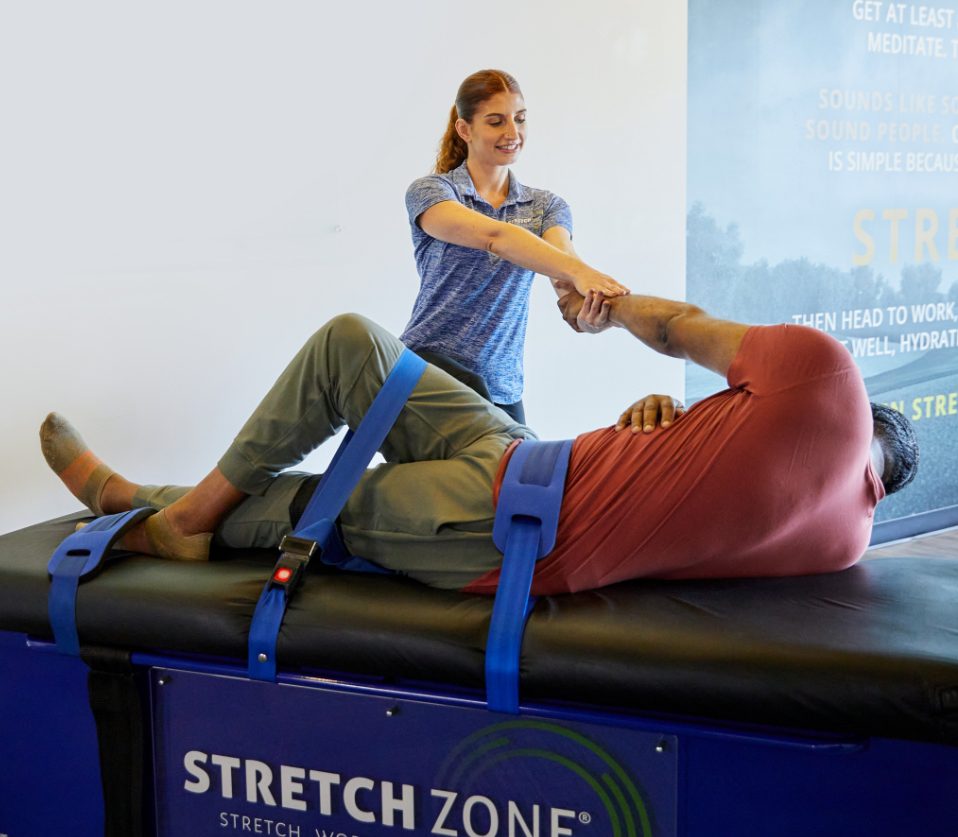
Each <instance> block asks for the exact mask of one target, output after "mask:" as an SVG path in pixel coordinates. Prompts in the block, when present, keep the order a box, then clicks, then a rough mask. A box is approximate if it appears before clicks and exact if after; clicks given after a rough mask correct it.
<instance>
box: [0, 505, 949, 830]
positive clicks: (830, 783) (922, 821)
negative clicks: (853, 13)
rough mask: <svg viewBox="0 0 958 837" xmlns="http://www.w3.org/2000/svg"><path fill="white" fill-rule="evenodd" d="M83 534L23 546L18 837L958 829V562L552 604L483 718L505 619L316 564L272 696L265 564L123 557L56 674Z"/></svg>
mask: <svg viewBox="0 0 958 837" xmlns="http://www.w3.org/2000/svg"><path fill="white" fill-rule="evenodd" d="M77 519H80V516H79V515H74V516H71V517H68V518H63V519H60V520H56V521H51V522H48V523H43V524H40V525H37V526H33V527H30V528H28V529H24V530H21V531H19V532H14V533H11V534H8V535H5V536H2V537H0V639H2V642H0V660H2V661H3V669H2V670H3V675H2V686H0V724H2V725H3V731H2V739H0V740H2V742H3V743H2V744H0V763H2V764H4V765H16V769H15V770H4V771H3V775H2V777H0V833H2V834H9V835H10V837H14V835H17V836H19V835H26V834H31V835H32V834H37V835H44V834H57V833H71V834H99V833H103V830H104V827H106V828H107V830H108V833H109V829H110V828H113V829H114V832H113V833H119V832H117V831H115V829H116V828H118V827H119V826H117V825H116V822H117V821H118V820H117V818H118V817H119V818H123V817H125V818H126V819H125V820H124V822H126V823H127V825H124V826H123V828H126V829H132V828H133V827H134V826H131V825H129V823H131V822H132V823H135V827H136V828H140V829H142V830H141V831H140V832H136V833H144V834H164V835H166V834H197V835H206V834H211V835H212V834H234V833H235V834H242V833H271V834H278V835H280V837H284V835H287V834H300V835H310V837H312V835H314V834H315V835H322V834H328V835H336V834H346V835H356V837H360V835H362V837H368V836H369V835H379V834H406V833H415V834H456V835H459V834H462V835H483V837H492V836H493V835H519V837H522V836H523V835H532V834H535V835H539V837H547V835H549V836H550V837H551V835H566V834H568V835H575V837H583V835H594V837H605V835H612V834H622V835H629V834H661V835H675V834H681V835H698V834H709V835H713V834H743V835H746V834H748V835H751V834H758V835H764V834H768V835H788V834H795V835H799V834H801V835H810V834H816V835H820V834H843V835H846V834H869V835H873V834H922V835H927V834H942V835H945V834H953V833H955V832H956V831H958V824H956V822H955V807H954V802H953V800H954V799H955V794H956V789H958V746H956V745H958V561H952V560H947V559H920V560H919V559H898V558H881V559H875V560H869V561H864V562H862V563H860V564H859V565H858V566H856V567H853V568H852V569H850V570H847V571H845V572H842V573H837V574H832V575H822V576H808V577H802V578H792V579H746V580H728V581H721V580H720V581H694V582H665V581H654V580H646V581H636V582H631V583H627V584H620V585H616V586H614V587H610V588H606V589H604V590H599V591H594V592H589V593H580V594H575V595H568V596H553V597H544V598H541V599H540V600H539V601H538V603H537V605H536V607H535V610H534V611H533V613H532V615H531V617H530V619H529V622H528V625H527V628H526V632H525V638H524V644H523V650H522V658H521V660H522V662H521V681H520V696H521V701H522V711H521V713H520V715H518V716H513V715H503V714H500V713H493V712H490V711H489V710H487V709H485V708H484V705H483V700H484V696H483V691H482V687H483V663H484V645H485V635H486V630H487V628H488V622H489V617H490V612H491V604H492V602H491V599H488V598H484V597H480V596H467V595H462V594H457V593H451V592H446V591H437V590H432V589H428V588H426V587H423V586H421V585H419V584H417V583H415V582H411V581H408V580H404V579H399V578H390V577H371V576H357V575H351V574H346V573H338V572H336V571H332V570H327V569H317V570H316V571H312V570H311V571H310V573H309V574H308V576H307V577H306V579H305V581H304V583H303V586H302V589H301V590H300V591H299V593H298V595H297V596H296V598H295V599H294V600H293V602H292V604H291V605H290V608H289V610H288V612H287V615H286V620H285V622H284V625H283V628H282V632H281V634H280V638H279V642H278V645H277V659H278V664H279V669H280V671H281V672H282V675H281V676H280V678H279V682H278V683H276V684H273V683H258V682H253V681H250V680H248V679H247V678H246V677H245V659H246V653H247V633H248V630H249V625H250V619H251V614H252V611H253V607H254V605H255V603H256V600H257V598H258V596H259V593H260V590H261V589H262V586H263V583H264V581H265V579H266V577H267V576H268V574H269V572H270V569H271V567H272V564H273V560H274V557H275V556H274V555H273V554H271V553H268V552H257V551H236V552H233V551H225V552H223V553H221V554H217V555H215V556H214V557H215V558H216V559H217V560H213V561H211V562H209V563H203V564H185V563H176V562H167V561H161V560H157V559H153V558H148V557H145V556H139V555H128V556H125V557H122V558H120V559H117V560H114V561H112V562H111V563H110V564H109V565H108V567H107V568H106V570H105V571H104V572H103V573H102V574H100V575H99V576H97V577H95V578H93V579H91V580H90V581H88V582H84V583H83V584H81V586H80V590H79V594H78V597H77V625H78V630H79V636H80V639H81V643H82V644H83V646H84V649H85V652H84V653H85V657H86V659H88V661H89V663H90V668H88V666H87V664H86V663H84V662H82V661H80V660H78V659H76V658H71V657H65V656H62V655H60V654H57V653H56V651H55V650H54V649H53V647H52V645H51V644H50V640H51V636H52V635H51V630H50V626H49V621H48V616H47V594H48V587H49V582H48V578H47V573H46V563H47V560H48V559H49V557H50V555H51V554H52V552H53V550H54V549H55V548H56V546H57V544H58V543H59V542H60V541H61V540H62V539H63V538H64V537H65V536H66V535H67V534H68V533H69V532H70V531H72V529H73V526H74V524H75V521H76V520H77ZM104 678H105V681H106V683H107V685H106V687H105V692H104V689H103V688H99V689H97V688H93V686H92V685H91V687H90V692H89V694H88V689H87V685H88V680H89V681H90V682H91V683H93V682H100V685H101V687H102V682H101V681H103V680H104ZM118 682H119V683H125V684H126V687H127V691H126V692H125V696H123V697H116V696H115V695H113V696H112V697H110V695H112V692H111V689H114V685H115V684H116V683H118ZM104 693H105V694H107V695H108V697H107V698H104V697H103V694H104ZM131 695H132V697H131ZM91 698H92V701H93V707H92V710H93V711H91V704H90V701H91ZM110 713H112V717H113V720H114V723H113V724H112V725H111V724H110V723H109V722H108V721H107V722H105V721H104V717H105V716H110ZM94 717H96V719H97V725H98V727H99V731H98V730H97V727H95V726H94V723H93V718H94ZM117 719H120V723H119V724H117V723H115V721H116V720H117ZM138 736H139V737H138ZM98 741H99V745H98ZM130 741H132V742H133V744H132V745H131V744H130ZM117 742H119V743H117ZM100 747H106V748H107V749H120V750H124V751H125V749H128V750H129V752H125V755H124V756H123V758H124V759H125V762H122V764H121V765H119V766H118V764H117V763H114V764H113V765H112V766H111V765H110V764H109V762H110V761H111V759H113V757H112V756H110V757H106V756H105V757H104V758H103V759H101V758H100ZM138 748H142V752H141V750H140V749H138ZM113 761H114V762H115V761H116V760H115V759H113ZM124 765H125V766H124ZM101 768H102V770H103V772H102V780H103V782H104V783H105V785H106V788H105V795H106V799H107V803H106V806H105V808H104V802H103V793H102V792H101V789H100V782H101ZM118 773H119V774H121V775H125V776H132V778H133V782H132V785H133V788H132V789H130V788H129V787H127V783H125V782H119V781H117V779H116V778H115V777H116V776H117V774H118ZM104 822H106V826H104ZM111 823H112V825H111ZM257 829H258V830H257ZM131 833H133V832H131Z"/></svg>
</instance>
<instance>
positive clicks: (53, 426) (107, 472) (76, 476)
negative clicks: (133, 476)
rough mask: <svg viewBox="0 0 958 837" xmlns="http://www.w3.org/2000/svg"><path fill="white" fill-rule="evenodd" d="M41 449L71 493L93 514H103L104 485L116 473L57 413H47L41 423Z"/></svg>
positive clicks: (48, 462)
mask: <svg viewBox="0 0 958 837" xmlns="http://www.w3.org/2000/svg"><path fill="white" fill-rule="evenodd" d="M40 449H41V450H42V451H43V457H44V459H46V461H47V464H48V465H49V466H50V468H52V469H53V472H54V473H55V474H56V475H57V476H58V477H59V478H60V479H61V480H63V484H64V485H66V487H67V488H68V489H69V490H70V493H72V494H73V496H74V497H76V498H77V499H78V500H79V501H80V502H81V503H83V504H84V505H85V506H86V507H87V508H88V509H90V511H92V512H93V513H94V514H95V515H101V514H103V507H102V505H101V504H100V499H101V497H102V496H103V487H104V486H105V485H106V483H107V480H108V479H110V477H112V476H113V474H114V473H115V472H114V470H113V469H112V468H110V467H109V466H108V465H106V464H104V462H103V461H102V460H101V459H100V458H99V457H98V456H97V455H96V454H95V453H93V451H91V450H90V449H89V448H88V447H87V444H86V442H84V441H83V437H82V436H81V435H80V434H79V433H78V432H77V429H76V428H75V427H74V426H73V425H72V424H70V422H69V421H67V420H66V419H65V418H64V417H63V416H61V415H60V414H59V413H50V415H48V416H47V417H46V420H45V421H44V422H43V424H42V425H40Z"/></svg>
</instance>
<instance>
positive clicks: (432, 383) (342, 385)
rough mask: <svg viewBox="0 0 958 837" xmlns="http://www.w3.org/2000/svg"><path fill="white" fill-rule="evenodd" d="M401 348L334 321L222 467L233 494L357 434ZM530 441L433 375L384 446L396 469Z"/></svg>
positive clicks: (352, 322) (365, 324)
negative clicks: (488, 444)
mask: <svg viewBox="0 0 958 837" xmlns="http://www.w3.org/2000/svg"><path fill="white" fill-rule="evenodd" d="M403 349H404V347H403V345H402V343H400V342H399V340H398V339H396V338H395V337H394V336H393V335H391V334H389V333H388V332H387V331H385V330H384V329H382V328H380V327H379V326H377V325H376V324H375V323H373V322H371V321H370V320H367V319H366V318H364V317H361V316H358V315H355V314H345V315H342V316H339V317H336V318H334V319H333V320H330V322H328V323H327V324H326V325H324V326H323V327H322V328H321V329H319V331H317V332H316V334H314V335H313V337H312V338H310V340H309V341H308V342H307V343H306V345H305V346H304V347H303V348H302V349H301V350H300V352H299V353H298V354H297V355H296V357H295V358H294V359H293V361H292V362H291V363H290V364H289V366H288V367H287V368H286V370H285V371H284V372H283V374H282V375H280V377H279V379H278V380H277V381H276V383H275V384H274V385H273V387H272V389H271V390H270V391H269V393H267V395H266V397H265V398H264V399H263V400H262V402H261V403H260V404H259V406H258V407H257V408H256V410H255V411H254V412H253V415H252V416H251V417H250V419H249V420H248V421H247V422H246V424H245V425H244V426H243V428H242V429H241V430H240V432H239V434H238V435H237V436H236V439H235V440H234V442H233V444H232V445H231V446H230V448H229V449H228V450H227V452H226V453H225V454H224V456H223V457H222V459H221V460H220V462H219V466H218V467H219V470H220V471H221V472H222V473H223V475H224V476H225V477H226V478H227V479H228V480H229V482H230V483H232V484H233V485H234V486H236V488H238V489H240V490H241V491H243V492H246V493H248V494H256V495H258V494H262V493H263V492H265V491H266V489H267V488H268V486H269V484H270V482H271V480H272V479H273V478H274V477H275V476H276V475H277V474H278V473H279V472H280V471H282V470H284V469H285V468H288V467H290V466H292V465H295V464H297V463H298V462H300V461H301V460H302V459H303V458H304V457H305V456H306V455H307V454H309V453H310V452H311V451H312V450H314V449H315V448H316V447H317V446H318V445H319V444H321V443H322V442H323V441H325V440H326V439H328V438H329V437H330V436H332V435H333V434H335V432H336V431H337V430H338V429H339V428H340V427H341V426H342V425H343V424H347V425H348V426H349V427H351V428H353V429H355V428H356V427H358V426H359V423H360V421H362V418H363V416H364V415H365V414H366V411H367V410H368V409H369V406H370V405H371V404H372V402H373V400H374V399H375V397H376V395H378V393H379V390H380V389H381V388H382V385H383V382H384V381H385V379H386V376H387V375H388V374H389V372H390V370H391V369H392V367H393V366H394V364H395V363H396V361H397V360H398V358H399V355H400V354H401V353H402V351H403ZM502 432H505V433H508V434H509V435H511V436H513V437H515V438H520V437H531V436H532V432H531V431H530V430H529V429H528V428H526V427H524V426H523V425H520V424H517V423H516V422H514V421H512V420H511V419H510V418H509V417H508V416H507V415H506V414H505V413H503V412H502V411H501V410H499V409H497V408H496V407H494V406H493V405H491V404H489V403H488V402H487V401H485V399H483V398H480V397H479V396H477V395H476V394H475V393H474V392H473V391H472V390H470V389H469V388H468V387H466V386H464V385H462V384H460V383H459V382H458V381H456V380H454V379H453V378H452V377H451V376H449V375H446V374H445V373H444V372H441V371H440V370H438V369H436V368H435V367H432V366H429V367H427V369H426V371H425V373H424V374H423V377H422V379H421V380H420V381H419V383H418V384H417V386H416V388H415V390H414V391H413V393H412V395H411V396H410V398H409V400H408V402H407V404H406V406H405V408H404V409H403V411H402V413H401V414H400V416H399V419H398V420H397V422H396V424H395V425H394V426H393V428H392V430H391V431H390V433H389V434H388V436H387V438H386V441H385V443H384V444H383V455H384V456H385V457H386V459H387V460H389V461H395V462H414V461H418V460H423V459H447V458H449V457H451V456H454V455H455V454H456V453H457V452H458V451H460V450H462V449H463V448H464V447H466V446H467V445H469V444H472V443H474V442H475V441H476V440H478V439H480V438H482V437H483V436H485V435H488V434H490V433H492V434H495V433H502Z"/></svg>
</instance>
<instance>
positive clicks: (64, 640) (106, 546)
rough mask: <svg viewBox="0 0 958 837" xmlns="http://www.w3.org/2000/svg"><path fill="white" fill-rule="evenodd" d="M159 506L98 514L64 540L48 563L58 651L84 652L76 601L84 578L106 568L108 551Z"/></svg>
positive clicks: (54, 632)
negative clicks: (79, 632)
mask: <svg viewBox="0 0 958 837" xmlns="http://www.w3.org/2000/svg"><path fill="white" fill-rule="evenodd" d="M155 511H156V509H150V508H144V509H133V510H132V511H127V512H122V513H120V514H110V515H106V516H104V517H98V518H97V519H96V520H94V521H92V522H91V523H88V524H87V525H86V526H84V527H83V528H82V529H79V530H77V531H76V532H74V533H73V534H71V535H68V536H67V537H65V538H64V539H63V542H62V543H61V544H60V545H59V546H58V547H57V549H56V552H54V553H53V556H52V557H51V558H50V561H49V563H48V564H47V572H48V573H50V576H51V579H52V580H51V583H50V594H49V597H48V599H47V610H48V612H49V615H50V627H51V628H53V638H54V640H55V641H56V646H57V651H59V652H60V653H61V654H72V655H73V656H75V657H78V656H79V655H80V636H79V634H78V632H77V622H76V601H77V588H78V587H79V585H80V579H82V578H90V577H91V576H93V575H95V574H96V573H97V572H99V571H100V570H101V569H102V568H103V564H104V562H105V561H106V560H107V558H108V557H110V556H108V554H107V553H108V552H109V551H110V549H111V548H112V546H113V544H115V543H116V542H117V541H118V540H119V539H120V538H121V537H122V536H123V534H124V533H125V532H127V531H128V530H129V529H130V528H132V527H133V526H135V525H136V524H137V523H139V522H140V521H141V520H143V519H144V518H146V517H149V516H150V515H151V514H154V513H155Z"/></svg>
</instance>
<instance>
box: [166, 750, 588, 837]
mask: <svg viewBox="0 0 958 837" xmlns="http://www.w3.org/2000/svg"><path fill="white" fill-rule="evenodd" d="M183 766H184V769H185V770H186V773H187V774H188V775H189V778H188V779H187V780H186V782H185V783H184V786H183V787H184V789H185V790H187V791H189V792H190V793H197V794H204V793H210V792H211V791H213V790H214V785H217V786H218V789H219V793H220V795H221V797H222V798H223V799H224V800H230V799H234V798H235V797H239V798H242V799H245V801H246V802H247V803H250V804H254V805H256V804H261V805H266V806H268V807H271V808H276V807H280V808H283V809H285V810H289V811H307V810H309V808H310V807H311V806H312V807H314V808H315V809H316V810H317V811H318V812H319V814H320V816H323V817H332V816H333V814H334V811H335V810H336V809H339V810H341V811H342V812H343V813H344V814H345V815H346V816H347V817H349V818H350V819H351V820H353V821H354V822H355V823H362V824H374V823H381V824H382V825H384V826H387V827H390V828H392V827H397V828H401V829H405V830H407V831H415V830H416V829H417V828H418V827H419V823H418V822H417V817H416V813H417V811H421V810H423V808H424V807H428V808H433V809H435V816H434V817H433V816H430V817H429V819H430V820H431V821H432V824H431V826H428V824H426V825H427V827H429V833H430V834H437V835H446V836H447V837H456V836H457V835H459V834H467V835H470V837H473V835H475V836H476V837H478V835H483V837H485V835H489V837H491V835H496V834H499V833H503V834H510V835H517V834H522V835H528V837H531V835H538V834H542V835H543V837H545V836H546V835H548V837H572V835H573V833H574V832H573V830H572V827H571V821H573V820H575V819H576V817H577V813H576V812H575V811H572V810H568V809H564V808H553V807H549V808H546V809H545V810H543V806H541V805H540V804H538V803H533V804H532V805H531V806H529V808H528V810H525V811H524V810H523V809H522V808H521V807H520V805H519V803H517V802H516V801H515V800H512V799H510V800H508V801H507V802H506V807H505V809H504V810H500V807H499V805H497V803H496V802H495V801H494V800H492V799H490V798H489V797H487V796H482V795H479V794H474V795H471V796H467V797H465V798H464V799H460V796H461V794H459V793H458V792H457V791H450V790H442V789H439V788H431V789H430V790H429V794H430V796H431V797H432V801H433V804H432V805H429V806H424V805H423V801H422V800H421V799H419V798H418V796H419V794H418V793H417V788H416V786H415V785H409V784H397V783H394V782H391V781H388V780H383V781H377V780H376V779H373V778H370V777H367V776H353V777H351V778H345V777H343V776H341V775H340V774H338V773H330V772H328V771H325V770H313V769H310V770H307V769H306V768H303V767H297V766H294V765H286V764H283V765H280V767H279V774H278V775H275V774H274V771H273V769H272V768H271V767H270V765H268V764H266V763H265V762H261V761H257V760H255V759H240V758H236V757H233V756H224V755H219V754H207V753H203V752H201V751H199V750H191V751H190V752H188V753H187V754H186V756H185V757H184V760H183ZM584 819H585V820H586V821H588V820H590V819H591V817H589V816H588V815H587V816H586V817H585V818H584ZM500 825H502V826H503V827H502V829H500Z"/></svg>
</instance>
